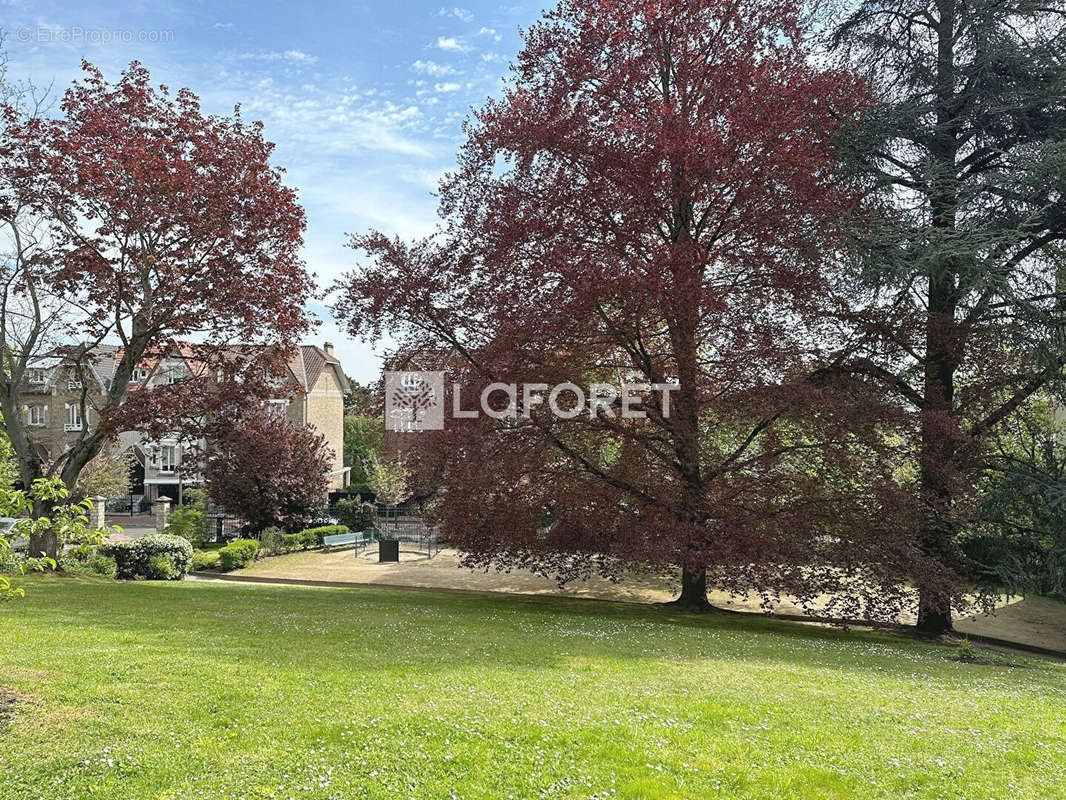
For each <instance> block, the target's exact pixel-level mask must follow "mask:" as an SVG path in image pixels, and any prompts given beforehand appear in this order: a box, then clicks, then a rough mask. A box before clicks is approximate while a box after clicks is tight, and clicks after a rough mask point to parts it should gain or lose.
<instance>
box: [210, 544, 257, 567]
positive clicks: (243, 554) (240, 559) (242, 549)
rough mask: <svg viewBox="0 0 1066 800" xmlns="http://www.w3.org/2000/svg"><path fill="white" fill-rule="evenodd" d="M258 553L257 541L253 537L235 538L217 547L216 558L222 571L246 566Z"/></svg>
mask: <svg viewBox="0 0 1066 800" xmlns="http://www.w3.org/2000/svg"><path fill="white" fill-rule="evenodd" d="M258 553H259V542H257V541H256V540H255V539H237V540H235V541H232V542H230V543H229V544H227V545H226V546H225V547H222V548H219V550H218V560H219V563H220V564H221V566H222V571H223V572H229V571H230V570H234V569H241V568H243V567H247V566H248V565H249V564H251V563H252V561H254V560H255V557H256V555H257V554H258Z"/></svg>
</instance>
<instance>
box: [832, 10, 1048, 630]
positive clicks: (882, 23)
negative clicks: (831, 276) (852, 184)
mask: <svg viewBox="0 0 1066 800" xmlns="http://www.w3.org/2000/svg"><path fill="white" fill-rule="evenodd" d="M1064 16H1066V12H1064V10H1063V9H1062V8H1061V7H1056V6H1055V4H1053V3H1052V4H1049V3H1040V2H1034V1H1033V0H865V1H864V2H862V3H861V4H860V5H859V7H858V9H857V10H855V11H854V13H852V14H851V16H850V17H848V18H847V19H846V20H845V21H844V22H843V23H842V24H841V25H840V26H839V27H838V28H837V29H836V32H835V44H836V45H837V46H838V47H839V48H840V51H841V52H842V53H844V54H845V55H846V56H847V58H848V61H849V62H850V65H851V66H852V67H854V68H855V69H856V70H860V71H862V72H864V73H865V74H867V75H868V76H869V78H870V81H871V83H872V85H873V87H874V89H875V91H876V93H877V98H878V102H877V103H876V104H874V105H873V106H872V107H871V108H870V110H869V112H868V113H867V114H866V118H865V120H864V121H863V124H862V125H861V127H860V128H859V131H858V133H857V134H856V135H855V136H854V137H853V138H852V140H851V141H850V142H849V146H850V149H851V154H852V156H853V164H854V165H855V167H856V174H857V175H858V176H859V178H860V179H862V180H864V181H865V182H866V184H867V187H868V189H869V197H870V198H871V201H872V202H871V206H872V209H871V212H872V213H870V214H869V215H867V216H866V217H865V218H864V219H863V224H862V225H860V226H858V233H859V235H858V236H857V237H856V241H855V253H856V256H857V262H858V263H859V268H858V269H857V273H858V274H857V280H856V286H857V287H860V286H861V288H862V289H863V290H865V296H864V297H863V298H862V301H861V303H862V311H861V313H860V315H859V316H860V317H861V318H862V321H861V323H860V326H859V334H858V336H856V341H857V342H858V345H857V346H856V348H855V349H854V350H853V351H852V352H850V353H848V354H847V358H842V359H841V363H842V365H843V366H844V367H845V368H846V369H849V370H850V371H851V372H852V373H854V374H858V375H863V376H867V377H868V378H870V379H873V380H876V381H879V382H881V383H882V385H883V386H884V387H885V388H886V389H887V390H888V391H889V392H891V393H892V394H893V395H895V396H896V397H897V398H898V399H899V400H900V402H901V403H902V404H904V405H905V406H907V407H908V408H909V409H911V410H912V411H913V412H915V415H916V416H917V418H918V421H919V426H920V434H919V441H918V444H917V451H918V463H919V477H918V481H917V492H918V495H919V498H918V499H919V500H920V503H921V505H922V508H923V512H922V514H923V519H922V521H921V523H920V530H919V539H920V547H921V550H922V552H923V553H924V554H925V556H926V558H927V562H928V563H927V565H926V566H923V568H922V570H921V571H920V572H918V573H915V574H914V575H913V578H914V580H915V582H916V583H917V585H918V588H919V591H920V602H919V610H918V627H919V629H920V630H922V631H923V632H926V633H929V634H939V633H943V632H945V631H948V630H950V629H951V613H952V608H953V606H956V605H958V604H959V603H960V602H961V598H962V595H963V593H964V592H965V591H966V589H967V579H968V578H969V577H971V576H968V575H966V570H965V560H964V559H963V558H962V554H961V552H960V551H959V548H958V546H957V543H958V538H957V534H958V532H959V530H960V527H961V526H962V525H963V524H964V520H963V519H962V518H961V516H960V512H961V511H962V510H963V504H962V503H961V502H960V501H962V500H963V499H964V498H966V497H967V495H968V494H969V492H970V491H971V487H972V484H973V482H974V480H975V477H976V476H977V475H978V474H979V473H980V469H981V463H982V455H981V453H982V450H983V448H984V447H985V444H986V441H987V439H988V437H989V435H990V434H992V433H993V432H994V431H995V429H996V428H997V426H998V425H1000V424H1001V423H1003V422H1004V421H1005V420H1008V419H1010V418H1011V417H1012V416H1013V415H1014V414H1015V413H1016V412H1017V411H1018V409H1020V408H1021V407H1022V406H1023V405H1024V404H1025V403H1026V401H1027V400H1028V399H1029V398H1030V397H1032V396H1034V395H1035V394H1036V393H1037V392H1039V391H1041V389H1042V388H1043V387H1045V386H1046V385H1047V384H1048V383H1049V382H1051V381H1054V380H1055V379H1056V378H1057V377H1058V376H1061V375H1062V372H1063V364H1064V348H1063V339H1062V332H1063V330H1066V327H1064V325H1066V293H1064V292H1063V287H1064V283H1063V269H1062V261H1061V259H1059V258H1058V254H1057V252H1056V250H1055V244H1056V243H1057V242H1061V241H1062V240H1064V239H1066V106H1064V105H1063V102H1062V98H1063V95H1064V94H1066V31H1064ZM871 218H872V219H873V220H874V221H873V222H870V219H871ZM944 587H947V588H944Z"/></svg>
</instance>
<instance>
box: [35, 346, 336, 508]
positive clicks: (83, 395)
mask: <svg viewBox="0 0 1066 800" xmlns="http://www.w3.org/2000/svg"><path fill="white" fill-rule="evenodd" d="M233 349H234V352H241V351H242V348H237V347H235V348H233ZM248 349H250V348H244V349H243V352H247V350H248ZM120 359H121V349H120V348H119V347H117V346H115V345H99V346H97V347H95V348H94V349H93V351H92V358H91V359H89V360H88V361H87V362H86V363H84V364H80V365H79V364H73V363H71V362H70V361H69V360H64V359H62V358H61V357H58V356H49V357H45V358H42V359H39V360H38V361H37V362H35V363H34V364H33V368H32V369H30V370H29V371H28V373H27V375H26V378H25V380H24V381H23V385H22V387H21V389H20V397H21V400H22V409H23V414H24V415H25V420H26V424H27V428H28V431H29V435H30V438H31V440H32V441H33V443H34V445H35V446H36V447H37V448H38V450H39V452H40V454H41V456H42V458H44V459H45V460H48V459H50V458H53V457H54V456H55V455H58V454H59V453H62V452H63V451H64V450H65V449H66V448H67V447H69V445H70V443H71V442H72V441H73V440H74V439H76V438H77V437H78V436H80V435H81V434H82V432H83V431H85V430H89V429H91V427H92V426H93V425H95V424H97V423H98V421H99V417H98V411H97V409H98V408H99V407H100V404H101V402H100V400H101V397H102V395H103V393H104V392H106V391H107V390H108V388H109V387H110V384H111V380H112V379H113V378H114V374H115V368H116V366H117V364H118V363H119V361H120ZM285 368H286V370H287V373H288V374H287V375H285V376H283V377H282V378H281V379H280V382H279V385H283V386H285V387H291V390H290V391H289V393H288V395H287V396H285V397H281V398H277V399H272V400H268V401H265V402H266V403H267V404H268V405H269V406H270V407H271V408H272V409H274V410H275V412H276V413H278V414H283V415H284V416H285V417H286V418H287V419H288V420H289V421H290V422H292V423H293V424H295V425H310V426H311V427H312V428H314V429H315V430H316V431H317V432H318V433H319V434H321V435H322V436H323V437H324V438H325V440H326V445H327V446H328V447H329V448H330V449H331V450H332V451H333V464H332V470H331V472H330V477H329V487H328V488H329V491H339V490H342V489H344V488H345V487H346V486H347V485H348V483H349V474H350V471H351V469H350V467H345V466H344V396H345V394H347V393H348V392H349V391H350V386H349V384H348V379H347V377H346V376H345V374H344V370H343V369H342V368H341V364H340V362H339V361H338V360H337V359H336V357H335V356H334V354H333V345H332V344H330V343H328V342H327V343H325V344H324V345H323V346H322V347H318V346H316V345H301V346H300V347H298V348H297V349H296V352H295V354H294V355H293V356H292V358H290V359H289V360H288V361H287V362H286V364H285ZM202 369H203V365H202V363H200V362H198V361H197V358H196V347H195V346H194V345H189V344H186V343H174V344H173V345H172V346H171V347H170V348H168V349H167V355H165V356H164V357H162V358H156V359H154V360H152V361H151V362H149V363H145V364H143V365H139V366H138V367H137V368H135V369H134V371H133V375H132V376H131V379H130V384H129V391H130V392H131V393H132V392H136V391H138V390H140V389H142V388H144V387H153V386H160V385H163V384H180V383H181V382H182V381H185V380H187V379H189V378H190V377H192V376H193V375H198V374H201V372H202ZM209 447H210V443H209V442H205V441H203V440H199V441H188V440H181V439H179V438H177V437H174V438H163V439H158V440H155V439H151V438H149V437H148V436H147V435H145V434H143V433H142V432H140V431H136V430H130V431H123V432H121V433H120V434H119V437H118V449H119V450H120V451H122V452H129V453H131V454H132V455H133V458H134V462H135V463H134V467H133V474H132V476H131V484H132V487H131V488H132V492H133V494H136V495H143V496H144V498H145V499H146V500H147V501H148V502H151V501H153V500H155V499H156V498H158V497H161V496H167V497H170V498H172V499H177V498H178V497H179V496H180V495H181V493H182V489H183V488H184V487H195V486H199V485H201V484H202V483H203V477H202V475H200V474H199V473H198V472H196V471H195V469H194V468H193V467H191V466H190V467H189V468H186V469H183V464H186V463H189V464H191V463H192V462H193V461H194V459H193V458H192V454H193V453H194V452H197V453H199V452H205V451H207V450H208V449H209Z"/></svg>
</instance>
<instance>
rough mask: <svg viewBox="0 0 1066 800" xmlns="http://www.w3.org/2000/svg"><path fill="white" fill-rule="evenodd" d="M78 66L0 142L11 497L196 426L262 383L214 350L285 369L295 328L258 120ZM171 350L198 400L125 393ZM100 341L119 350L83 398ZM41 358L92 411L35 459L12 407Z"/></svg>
mask: <svg viewBox="0 0 1066 800" xmlns="http://www.w3.org/2000/svg"><path fill="white" fill-rule="evenodd" d="M83 69H84V73H85V76H84V78H83V79H82V80H81V81H78V82H75V83H74V84H73V85H72V86H71V87H70V89H68V90H67V92H66V93H65V94H64V96H63V98H62V102H61V104H60V106H59V109H58V110H59V113H58V114H57V115H56V116H54V117H44V116H42V115H28V114H25V113H23V112H22V111H21V110H20V109H18V108H15V107H12V106H8V107H6V108H5V109H4V116H3V130H2V133H0V224H2V225H3V226H4V228H5V231H6V233H7V237H6V238H7V241H6V245H7V248H8V252H7V253H6V254H5V259H4V262H3V266H2V268H0V270H2V271H0V279H2V286H0V290H2V292H0V302H2V304H3V312H4V313H3V323H2V327H0V350H2V351H3V353H4V363H3V369H2V370H0V411H2V413H3V420H4V426H5V428H6V430H7V433H8V435H9V436H10V439H11V443H12V445H13V447H14V450H15V453H16V457H17V461H18V466H19V472H20V476H21V479H22V481H23V483H24V484H26V485H29V484H30V483H31V482H32V481H33V480H34V479H35V478H37V477H39V476H41V475H45V474H55V475H59V476H60V477H61V478H62V479H63V482H64V483H65V484H66V485H68V486H74V485H75V483H76V481H77V478H78V475H79V473H80V472H81V471H82V469H83V468H84V467H85V465H86V464H88V463H89V462H90V461H91V459H92V458H93V457H94V456H96V455H97V453H99V452H100V450H101V448H102V447H103V446H104V445H105V444H107V443H108V442H109V441H110V440H111V439H112V438H113V437H114V436H115V434H116V433H117V432H118V431H120V430H124V429H130V428H134V429H136V428H138V427H141V426H144V425H162V424H164V422H163V421H164V420H165V419H166V418H167V416H168V414H169V413H170V412H171V411H176V412H180V414H175V416H182V417H184V418H185V419H193V418H197V417H199V418H200V419H203V416H202V415H197V414H194V413H192V411H193V409H192V405H193V403H194V402H197V401H199V400H200V399H207V398H214V400H215V402H216V404H217V402H218V400H219V398H222V397H226V396H227V393H228V394H229V395H232V396H231V397H229V399H230V400H235V399H236V396H237V395H241V394H243V393H246V392H255V391H259V390H260V389H261V387H262V385H263V382H262V381H255V380H243V381H237V380H236V378H237V377H245V378H247V377H249V376H261V375H262V374H263V372H264V370H266V371H268V372H269V367H268V365H263V364H257V365H255V366H254V367H252V366H250V365H251V364H252V360H249V359H243V360H236V361H235V360H234V359H233V357H232V349H231V345H232V344H233V343H234V342H254V343H258V344H260V345H262V346H263V349H262V350H260V351H259V352H260V353H263V354H266V353H270V354H271V355H272V356H273V357H274V358H282V357H284V351H285V350H286V348H287V347H289V346H290V345H291V343H293V342H294V341H296V340H298V338H299V337H300V336H301V335H302V333H303V332H304V331H305V329H306V325H307V323H306V320H305V317H304V313H303V307H304V300H305V299H306V298H307V297H308V296H309V293H310V292H311V290H312V288H313V284H312V280H311V277H310V276H309V274H308V272H307V270H306V269H305V266H304V264H303V262H302V260H301V259H300V257H299V248H300V245H301V241H302V233H303V229H304V214H303V210H302V209H301V207H300V205H299V204H298V202H297V200H296V196H295V193H294V192H293V191H292V190H291V189H289V188H288V187H286V186H285V185H284V183H283V181H282V174H281V171H280V170H279V169H277V168H276V167H274V166H272V165H271V164H270V154H271V151H272V149H273V145H271V144H270V143H269V142H267V141H266V140H265V139H264V138H263V133H262V127H261V124H259V123H247V122H245V121H244V120H243V119H242V118H241V116H240V113H239V110H235V111H234V113H233V114H232V115H230V116H209V115H205V114H204V113H203V112H202V111H201V110H200V105H199V101H198V100H197V98H196V96H195V95H194V94H193V93H192V92H190V91H188V90H187V89H182V90H180V91H178V92H177V93H173V94H172V93H171V92H169V91H168V90H167V89H166V87H159V88H155V87H153V86H152V85H151V83H150V76H149V74H148V72H147V70H146V69H145V68H144V67H142V66H141V65H139V64H137V63H133V64H131V65H130V67H129V68H128V69H127V70H126V71H125V72H124V73H123V74H122V76H121V77H120V78H119V79H118V81H117V82H115V83H109V82H108V81H107V80H105V78H104V76H103V75H102V74H101V73H100V71H99V70H97V69H96V68H95V67H93V66H92V65H90V64H88V63H86V64H84V65H83ZM183 339H193V340H195V341H197V342H199V344H198V345H197V348H196V360H197V363H198V364H199V366H200V368H201V369H200V373H199V374H200V376H202V377H203V378H204V379H205V382H207V379H210V381H209V382H210V383H212V384H215V386H214V388H212V389H211V390H210V391H208V390H206V389H205V388H204V386H186V387H183V388H182V390H181V391H177V390H175V389H174V388H173V387H171V388H170V389H168V390H166V391H159V392H154V391H153V392H149V391H141V392H137V393H131V392H130V391H129V389H130V380H131V377H132V375H133V371H134V369H135V368H138V367H145V366H147V367H149V368H151V367H152V366H153V365H157V364H158V363H159V361H160V359H161V358H162V357H163V356H164V355H166V354H167V353H168V352H170V351H171V349H172V348H173V347H174V346H175V345H174V342H175V341H179V340H183ZM101 342H114V343H118V344H120V345H121V349H120V350H119V351H118V354H119V355H118V358H117V363H116V364H115V366H114V374H113V376H111V377H110V378H109V380H107V381H106V382H105V386H104V387H103V388H102V389H98V388H94V381H93V380H91V375H92V369H93V367H94V366H95V365H94V363H93V359H94V352H95V348H96V345H97V344H99V343H101ZM44 355H49V356H52V357H55V358H61V359H63V360H65V361H66V362H67V364H68V365H70V366H72V367H73V368H75V369H76V370H77V371H79V373H80V374H82V375H83V376H84V377H85V380H84V381H83V387H84V388H83V390H82V395H81V399H80V402H81V404H82V406H83V408H82V411H83V415H82V418H83V419H85V418H88V415H87V414H85V411H86V410H87V409H89V408H92V409H93V411H94V412H95V414H94V416H93V419H94V420H95V421H96V424H94V425H92V426H86V427H85V429H84V430H82V431H81V432H80V433H79V434H77V436H74V435H72V436H71V441H70V447H69V449H67V450H66V451H65V452H62V453H50V454H47V455H46V454H43V453H42V452H41V451H40V450H39V449H37V448H35V447H34V446H33V444H32V442H31V440H30V438H29V436H28V435H27V431H26V426H25V422H24V418H23V413H22V409H21V408H20V405H19V403H20V401H19V389H20V386H22V384H23V382H24V381H25V379H26V377H27V370H28V369H29V368H31V366H32V365H33V364H35V363H37V362H38V361H39V359H40V358H41V357H42V356H44ZM259 360H260V361H262V360H263V359H259ZM241 370H244V371H245V372H248V371H249V370H252V371H251V372H248V374H247V375H243V376H240V375H238V374H237V373H239V372H240V371H241ZM220 379H221V382H220ZM205 385H206V384H205ZM220 387H221V388H220ZM133 394H136V395H137V401H136V402H127V400H129V399H131V397H132V395H133ZM155 401H158V402H155ZM201 410H205V411H206V409H201ZM135 417H139V419H135ZM32 544H33V546H34V547H35V548H38V547H39V546H44V548H45V549H48V550H54V548H55V543H54V542H51V543H48V542H44V543H40V542H34V543H32Z"/></svg>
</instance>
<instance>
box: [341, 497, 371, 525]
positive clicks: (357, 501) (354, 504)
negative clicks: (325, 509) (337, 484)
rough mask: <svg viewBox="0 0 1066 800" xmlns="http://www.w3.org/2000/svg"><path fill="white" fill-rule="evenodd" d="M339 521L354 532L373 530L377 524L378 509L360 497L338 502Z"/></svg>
mask: <svg viewBox="0 0 1066 800" xmlns="http://www.w3.org/2000/svg"><path fill="white" fill-rule="evenodd" d="M336 514H337V519H338V520H340V522H341V524H343V525H347V526H348V528H349V529H350V530H353V531H365V530H370V529H372V528H373V527H374V526H375V524H376V523H377V517H378V514H377V507H376V506H375V505H374V504H373V503H368V502H366V501H365V500H363V498H362V497H361V496H360V495H356V496H355V497H353V498H351V499H345V500H338V501H337V510H336Z"/></svg>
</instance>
